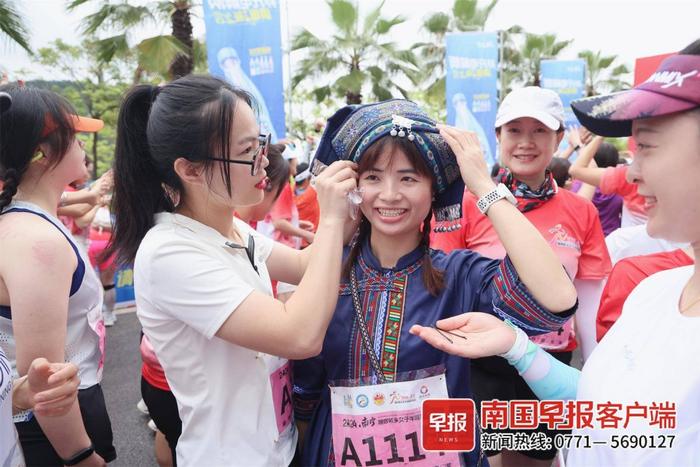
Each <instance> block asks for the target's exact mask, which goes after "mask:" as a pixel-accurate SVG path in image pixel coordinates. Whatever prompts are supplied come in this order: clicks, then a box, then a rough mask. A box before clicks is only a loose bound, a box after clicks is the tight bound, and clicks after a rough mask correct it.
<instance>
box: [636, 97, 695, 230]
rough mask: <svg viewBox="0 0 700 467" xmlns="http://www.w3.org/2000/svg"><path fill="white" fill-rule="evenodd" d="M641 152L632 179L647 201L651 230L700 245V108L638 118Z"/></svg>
mask: <svg viewBox="0 0 700 467" xmlns="http://www.w3.org/2000/svg"><path fill="white" fill-rule="evenodd" d="M632 136H634V139H635V142H636V143H637V153H636V154H635V156H634V159H633V162H632V165H631V166H630V168H629V170H628V174H627V178H628V179H629V180H630V181H634V182H636V183H637V184H638V187H639V188H638V191H639V194H640V195H642V196H644V198H645V200H646V207H647V214H648V216H649V221H648V223H647V232H648V233H649V235H651V236H652V237H656V238H665V239H667V240H672V241H677V242H698V241H700V221H699V219H700V184H698V180H700V110H697V109H696V110H694V111H688V112H682V113H677V114H672V115H668V116H664V117H656V118H648V119H643V120H635V121H634V122H633V123H632Z"/></svg>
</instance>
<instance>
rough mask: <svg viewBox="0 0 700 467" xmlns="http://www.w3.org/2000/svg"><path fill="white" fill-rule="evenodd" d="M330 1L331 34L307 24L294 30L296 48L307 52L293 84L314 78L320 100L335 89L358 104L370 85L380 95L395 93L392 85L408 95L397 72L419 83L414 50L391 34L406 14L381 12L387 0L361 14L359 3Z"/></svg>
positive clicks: (316, 96)
mask: <svg viewBox="0 0 700 467" xmlns="http://www.w3.org/2000/svg"><path fill="white" fill-rule="evenodd" d="M327 4H328V6H329V7H330V10H331V18H332V20H333V24H334V25H335V27H336V29H337V31H336V33H335V34H334V35H333V36H332V37H331V38H330V39H321V38H319V37H316V36H315V35H314V34H312V33H311V32H310V31H308V30H307V29H302V30H301V31H300V32H299V33H298V34H296V35H295V36H294V38H293V39H292V51H297V50H304V51H305V52H306V56H305V58H303V59H302V60H301V61H300V62H299V65H298V67H297V71H296V73H295V74H294V76H293V78H292V87H293V88H294V87H296V86H297V85H299V84H300V83H302V82H309V81H310V82H312V83H314V88H313V90H312V93H313V95H314V97H315V98H316V101H317V102H323V101H324V100H325V99H326V98H328V97H329V96H331V95H332V94H333V95H336V96H339V97H345V100H346V102H347V103H348V104H359V103H361V102H362V96H363V92H366V90H367V89H370V90H371V95H372V97H373V98H374V99H377V100H385V99H389V98H391V97H392V95H393V94H392V91H393V90H398V91H399V92H400V93H401V94H402V95H403V96H404V97H407V96H408V91H407V90H406V89H404V88H403V87H401V86H400V85H399V84H397V82H396V80H395V78H396V77H398V76H402V77H405V78H408V80H409V81H410V82H411V83H415V80H416V74H417V71H418V70H417V66H416V59H415V56H414V54H413V52H412V51H411V50H400V49H399V48H398V47H397V46H396V44H395V43H393V42H389V41H388V39H387V37H388V36H389V34H390V32H391V30H392V28H393V27H394V26H396V25H398V24H401V23H403V22H404V21H405V18H404V17H402V16H395V17H393V18H384V17H382V16H381V9H382V6H383V5H384V2H383V1H382V2H381V3H380V4H379V6H377V7H376V8H374V9H373V10H372V11H370V12H369V13H368V14H367V15H366V16H365V17H364V18H362V19H361V18H360V12H359V9H358V8H357V7H356V5H354V4H353V3H351V2H350V1H348V0H327Z"/></svg>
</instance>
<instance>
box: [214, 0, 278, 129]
mask: <svg viewBox="0 0 700 467" xmlns="http://www.w3.org/2000/svg"><path fill="white" fill-rule="evenodd" d="M279 6H280V5H279V0H204V23H205V26H206V30H207V39H206V41H207V57H208V60H209V72H210V73H211V74H212V75H215V76H218V77H220V78H224V79H226V80H227V81H228V82H229V83H231V84H233V85H235V86H238V87H241V88H243V89H245V90H246V91H248V92H249V93H250V94H252V95H253V97H254V98H255V100H256V102H257V105H258V109H257V113H258V120H259V121H260V131H261V132H262V133H272V140H273V141H276V140H277V139H281V138H284V134H285V125H284V88H283V84H282V39H281V26H280V8H279Z"/></svg>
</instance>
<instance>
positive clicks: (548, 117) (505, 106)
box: [495, 86, 564, 131]
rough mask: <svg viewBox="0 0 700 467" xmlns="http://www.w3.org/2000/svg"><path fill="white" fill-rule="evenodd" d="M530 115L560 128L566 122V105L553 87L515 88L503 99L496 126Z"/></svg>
mask: <svg viewBox="0 0 700 467" xmlns="http://www.w3.org/2000/svg"><path fill="white" fill-rule="evenodd" d="M521 117H530V118H534V119H535V120H539V121H540V122H542V123H544V124H545V125H546V126H547V128H549V129H551V130H555V131H556V130H558V129H559V128H561V127H562V125H563V123H564V105H563V104H562V103H561V99H560V98H559V95H558V94H557V93H556V92H554V91H552V90H551V89H543V88H540V87H537V86H527V87H524V88H520V89H515V90H513V91H511V92H510V94H508V95H507V96H506V98H505V99H503V102H502V103H501V105H500V107H498V113H497V114H496V125H495V126H496V128H499V127H500V126H502V125H504V124H506V123H508V122H511V121H513V120H515V119H516V118H521Z"/></svg>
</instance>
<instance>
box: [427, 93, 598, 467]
mask: <svg viewBox="0 0 700 467" xmlns="http://www.w3.org/2000/svg"><path fill="white" fill-rule="evenodd" d="M563 120H564V108H563V106H562V103H561V99H560V98H559V96H558V95H557V94H556V93H555V92H554V91H551V90H548V89H542V88H539V87H535V86H529V87H525V88H521V89H516V90H514V91H513V92H511V93H510V94H508V95H507V96H506V98H505V99H504V100H503V103H502V104H501V106H500V107H499V109H498V114H497V115H496V124H495V127H496V137H497V139H498V142H499V148H500V159H501V164H502V165H503V166H504V168H505V170H503V171H502V172H501V174H500V175H499V177H500V182H501V184H502V185H501V186H502V189H504V190H507V191H509V192H510V193H512V194H513V195H514V196H515V198H516V199H517V200H518V209H519V210H520V211H521V212H522V213H523V214H524V215H525V217H526V218H527V219H528V220H529V221H530V222H531V223H532V224H533V225H534V226H535V227H536V228H537V230H538V231H539V232H540V234H541V235H542V236H543V237H544V238H545V240H546V241H547V242H548V243H549V245H550V246H551V247H552V249H553V250H554V252H555V253H556V254H557V256H558V258H559V260H560V261H561V263H562V264H563V265H564V268H565V269H566V272H567V273H568V275H569V277H571V278H572V279H574V285H575V286H576V290H577V292H578V296H579V309H578V310H577V312H576V315H575V316H576V323H577V325H579V324H582V323H583V325H581V326H578V327H577V328H576V332H577V333H579V332H580V333H579V337H581V336H580V334H584V335H583V339H585V342H586V343H590V344H591V345H588V346H586V345H584V356H586V355H587V354H588V353H590V350H592V347H593V346H594V345H595V313H596V310H597V309H598V302H599V297H600V292H601V291H602V288H603V281H604V278H605V277H606V276H607V275H608V273H609V272H610V269H611V265H610V259H609V258H608V254H607V250H606V248H605V240H604V236H603V231H602V228H601V226H600V220H599V217H598V213H597V211H596V209H595V207H594V206H593V204H592V203H591V202H590V201H588V200H585V199H583V198H581V197H579V196H577V195H576V194H574V193H572V192H570V191H568V190H565V189H560V187H558V186H557V184H556V182H555V181H554V179H553V177H552V174H551V172H550V171H549V170H548V169H547V167H548V165H549V163H550V162H551V160H552V157H553V156H554V153H555V151H556V149H557V147H558V146H559V142H560V141H561V139H562V137H563V136H564V126H563ZM462 205H463V210H464V217H463V219H462V221H461V224H462V226H461V227H462V228H461V229H459V230H455V231H452V232H445V233H437V234H435V235H434V244H435V246H436V248H441V249H443V250H444V251H452V250H454V249H457V248H469V249H471V250H474V251H477V252H479V253H481V254H482V255H484V256H487V257H490V258H502V257H503V256H504V255H505V253H506V252H505V249H504V247H503V244H502V242H501V241H500V239H499V237H498V235H497V233H496V230H495V229H494V227H493V225H492V224H491V222H490V221H489V219H488V218H487V217H486V216H484V215H483V214H482V213H481V212H480V210H479V208H478V206H477V199H476V197H475V196H474V195H472V194H470V193H469V192H466V193H465V195H464V200H463V203H462ZM580 318H587V320H581V319H580ZM573 321H574V319H573V318H572V319H570V320H569V321H568V322H567V323H566V324H565V325H564V326H563V328H562V329H559V330H558V331H555V332H552V333H549V334H545V335H543V336H537V337H535V338H534V340H535V342H538V343H539V344H540V345H542V347H543V348H545V349H547V351H549V352H551V353H552V354H553V355H554V356H555V357H556V358H557V359H558V360H561V361H563V362H564V363H567V364H568V363H569V362H570V361H571V356H572V351H573V350H574V349H575V348H576V339H575V335H574V330H573V326H572V323H573ZM586 331H590V332H588V333H586ZM472 380H473V385H474V392H475V397H476V399H477V400H478V401H485V400H491V399H499V400H516V399H535V398H536V397H535V395H534V394H533V393H532V391H531V390H530V388H529V387H528V386H527V384H526V383H525V382H524V381H523V379H522V378H521V377H520V376H518V374H517V373H516V372H515V371H514V370H513V369H512V368H511V367H510V366H508V365H507V364H506V363H505V362H504V361H503V360H501V359H498V358H490V359H480V360H476V361H474V362H472ZM540 430H543V431H545V432H547V434H548V435H550V436H554V435H555V434H556V432H554V431H552V430H547V429H546V427H545V426H544V425H542V426H540ZM487 431H489V430H487ZM487 454H488V455H489V456H491V459H490V462H491V463H492V464H495V465H498V464H497V463H498V462H499V461H501V460H502V461H503V465H542V466H544V465H548V464H551V461H552V459H553V458H554V456H555V455H556V449H554V447H552V449H548V450H536V449H533V450H526V451H519V452H515V451H507V452H505V451H504V454H503V456H502V457H503V458H502V459H501V456H498V451H497V450H491V451H487Z"/></svg>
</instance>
